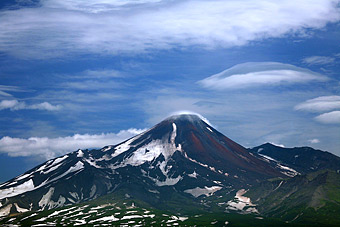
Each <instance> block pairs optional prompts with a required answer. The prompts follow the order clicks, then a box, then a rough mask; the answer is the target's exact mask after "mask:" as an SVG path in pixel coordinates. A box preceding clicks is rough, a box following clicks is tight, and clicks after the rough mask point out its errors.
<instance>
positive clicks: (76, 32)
mask: <svg viewBox="0 0 340 227" xmlns="http://www.w3.org/2000/svg"><path fill="white" fill-rule="evenodd" d="M338 3H339V1H338V0H324V1H320V0H310V1H308V4H306V2H305V1H295V2H294V4H292V2H291V1H290V0H281V1H276V0H258V1H253V0H244V1H238V0H229V1H222V0H208V1H204V0H200V1H191V0H185V1H178V0H175V1H164V0H144V1H132V0H130V1H121V0H114V1H106V0H91V1H80V0H73V1H64V0H44V1H40V4H37V5H35V7H26V8H20V7H19V8H13V9H11V10H4V9H3V10H2V11H0V28H1V29H0V51H1V52H6V53H9V54H12V55H15V56H19V57H22V58H43V59H45V58H47V57H56V56H63V54H65V53H68V54H70V53H84V52H86V53H88V52H90V53H100V54H109V55H112V54H113V55H116V54H121V53H136V52H137V53H140V52H145V51H149V50H153V49H170V48H177V47H180V48H182V47H188V46H192V45H196V46H201V47H203V48H209V49H211V48H220V47H226V48H228V47H231V46H240V45H245V44H247V43H249V42H250V41H254V40H261V39H263V38H268V37H283V36H285V35H287V34H292V35H294V36H295V37H296V36H299V35H301V36H306V34H307V35H308V31H310V29H320V28H323V27H324V26H326V25H327V24H328V23H332V22H338V21H339V20H340V13H339V8H338ZM28 40H29V41H28Z"/></svg>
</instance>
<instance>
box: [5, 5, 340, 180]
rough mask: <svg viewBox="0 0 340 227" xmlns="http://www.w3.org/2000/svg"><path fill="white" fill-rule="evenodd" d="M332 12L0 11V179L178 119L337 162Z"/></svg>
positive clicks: (337, 12)
mask: <svg viewBox="0 0 340 227" xmlns="http://www.w3.org/2000/svg"><path fill="white" fill-rule="evenodd" d="M339 4H340V1H336V0H325V1H319V0H301V1H295V2H294V4H292V3H291V1H288V0H282V1H274V0H257V1H251V0H242V1H239V0H228V1H222V0H209V1H203V0H198V1H187V0H181V1H177V0H167V1H164V0H141V1H134V0H125V1H122V0H88V1H81V0H41V1H38V0H17V1H15V0H12V1H2V2H1V4H0V7H1V9H0V125H1V127H0V164H1V165H0V166H1V167H0V168H1V171H0V172H1V174H0V181H5V180H8V179H9V178H11V177H14V176H16V175H18V174H20V173H22V172H24V171H25V170H28V169H29V168H31V167H33V166H35V165H37V164H39V163H40V162H42V161H44V160H46V159H49V158H53V157H56V156H59V155H62V154H64V153H68V152H71V151H74V150H76V149H78V148H83V149H84V148H92V147H93V148H94V147H103V146H105V145H108V144H115V143H118V142H120V141H121V140H123V139H126V138H128V137H130V136H133V135H135V134H137V133H139V132H141V131H142V130H143V129H146V128H149V127H151V126H153V125H154V124H156V123H158V122H159V121H161V120H162V119H164V118H165V117H167V116H169V115H170V114H171V113H174V112H176V111H181V110H187V111H193V112H197V113H200V114H201V115H203V116H204V117H206V118H207V119H209V121H210V122H211V123H212V124H213V125H214V126H215V127H216V128H217V129H218V130H219V131H221V132H222V133H224V134H225V135H226V136H228V137H230V138H231V139H233V140H235V141H236V142H238V143H240V144H242V145H243V146H246V147H253V146H257V145H260V144H262V143H265V142H271V143H275V144H278V145H283V146H285V147H294V146H311V147H314V148H318V149H322V150H327V151H329V152H332V153H334V154H337V155H340V149H339V148H340V81H339V80H340V76H339V69H340V67H339V66H340V44H339V40H340V39H339V38H340V32H339V31H340V29H339V26H340V6H339Z"/></svg>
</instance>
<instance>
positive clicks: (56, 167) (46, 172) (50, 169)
mask: <svg viewBox="0 0 340 227" xmlns="http://www.w3.org/2000/svg"><path fill="white" fill-rule="evenodd" d="M62 164H63V163H59V164H57V165H55V166H52V167H51V168H49V169H48V170H46V171H43V170H42V171H41V173H43V174H48V173H50V172H53V171H54V170H56V169H58V168H59V167H60V166H61V165H62Z"/></svg>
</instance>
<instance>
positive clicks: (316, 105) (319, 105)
mask: <svg viewBox="0 0 340 227" xmlns="http://www.w3.org/2000/svg"><path fill="white" fill-rule="evenodd" d="M294 109H295V110H304V111H309V112H326V111H330V110H335V109H340V96H336V95H333V96H320V97H317V98H314V99H309V100H307V101H305V102H303V103H300V104H298V105H296V106H295V107H294Z"/></svg>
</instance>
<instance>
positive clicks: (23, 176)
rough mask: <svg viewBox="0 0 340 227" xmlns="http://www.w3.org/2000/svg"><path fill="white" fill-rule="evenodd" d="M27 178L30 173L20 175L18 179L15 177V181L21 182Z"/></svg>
mask: <svg viewBox="0 0 340 227" xmlns="http://www.w3.org/2000/svg"><path fill="white" fill-rule="evenodd" d="M29 176H31V174H30V173H27V174H22V175H20V176H19V177H17V178H16V180H23V179H25V178H27V177H29Z"/></svg>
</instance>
